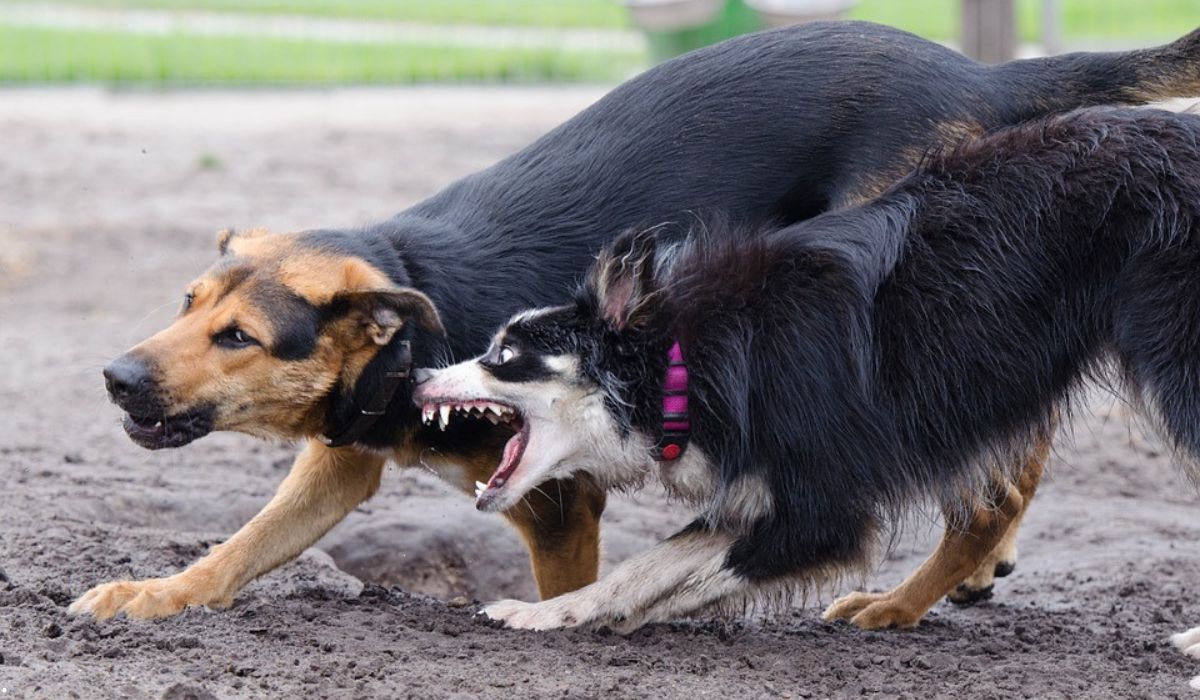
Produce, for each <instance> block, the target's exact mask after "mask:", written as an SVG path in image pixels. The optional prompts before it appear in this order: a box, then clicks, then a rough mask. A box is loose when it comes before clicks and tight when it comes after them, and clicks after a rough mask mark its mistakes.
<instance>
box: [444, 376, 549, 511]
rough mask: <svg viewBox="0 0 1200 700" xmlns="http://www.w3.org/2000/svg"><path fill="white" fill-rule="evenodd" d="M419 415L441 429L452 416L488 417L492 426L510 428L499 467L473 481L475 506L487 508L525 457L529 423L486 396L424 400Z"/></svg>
mask: <svg viewBox="0 0 1200 700" xmlns="http://www.w3.org/2000/svg"><path fill="white" fill-rule="evenodd" d="M421 418H422V420H423V421H424V422H425V424H426V425H436V426H437V427H439V428H441V429H442V430H445V429H446V426H447V425H449V424H450V421H451V420H452V419H471V420H487V421H490V422H491V423H492V424H493V425H503V426H507V427H509V428H511V429H512V431H513V435H512V437H510V438H509V439H508V442H506V443H505V444H504V455H503V456H502V457H501V458H500V466H498V467H496V471H494V472H492V476H491V478H489V479H488V482H487V483H486V484H485V483H483V482H480V481H477V482H475V506H476V507H477V508H479V509H480V510H489V509H490V506H491V505H492V502H493V501H494V500H495V499H496V495H497V494H498V493H499V492H500V491H501V490H502V489H503V488H504V486H505V485H506V484H508V482H509V480H510V479H511V478H512V475H513V473H514V472H516V471H517V467H518V466H520V464H521V458H522V457H524V456H525V448H526V447H527V446H528V445H529V422H528V421H526V420H525V417H524V416H523V415H521V411H520V410H518V409H517V408H515V407H513V406H509V405H508V404H504V403H500V402H498V401H492V400H489V399H472V400H465V401H459V400H450V399H447V400H443V401H431V402H427V403H425V404H424V406H422V408H421Z"/></svg>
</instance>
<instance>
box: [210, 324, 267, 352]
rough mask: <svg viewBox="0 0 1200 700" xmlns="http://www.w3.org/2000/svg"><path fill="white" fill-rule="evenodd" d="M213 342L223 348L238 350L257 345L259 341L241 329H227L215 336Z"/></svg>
mask: <svg viewBox="0 0 1200 700" xmlns="http://www.w3.org/2000/svg"><path fill="white" fill-rule="evenodd" d="M213 342H214V343H216V344H217V345H220V346H221V347H223V348H230V349H234V350H236V349H238V348H245V347H249V346H251V345H257V344H258V341H257V340H255V339H254V338H253V337H251V336H250V334H249V333H247V332H246V331H244V330H242V329H241V328H237V327H233V328H226V329H225V330H223V331H221V332H220V333H218V334H216V335H214V336H213Z"/></svg>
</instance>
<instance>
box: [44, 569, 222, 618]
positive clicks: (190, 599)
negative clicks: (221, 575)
mask: <svg viewBox="0 0 1200 700" xmlns="http://www.w3.org/2000/svg"><path fill="white" fill-rule="evenodd" d="M197 605H208V606H209V607H227V606H222V605H220V602H219V601H201V600H199V599H198V598H197V596H196V592H195V590H194V589H193V588H191V587H190V586H187V585H185V584H182V583H180V582H179V581H178V580H176V579H175V578H174V577H171V578H155V579H147V580H145V581H113V582H111V583H105V584H102V585H99V586H96V587H95V588H93V589H92V590H90V591H88V592H87V593H84V594H83V595H82V596H80V598H79V599H78V600H76V601H75V602H74V603H72V604H71V607H70V608H68V610H67V612H68V613H69V614H71V615H91V616H92V617H95V618H96V619H98V620H107V619H110V618H113V617H116V616H117V615H126V616H128V617H133V618H140V619H153V618H159V617H170V616H172V615H178V614H179V613H181V612H183V610H184V609H185V608H187V607H191V606H197Z"/></svg>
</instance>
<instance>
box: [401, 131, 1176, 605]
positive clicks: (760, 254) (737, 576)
mask: <svg viewBox="0 0 1200 700" xmlns="http://www.w3.org/2000/svg"><path fill="white" fill-rule="evenodd" d="M717 228H718V225H713V226H710V227H709V228H708V229H707V230H705V231H703V232H699V233H696V234H694V235H693V237H692V238H691V239H690V240H689V241H687V242H686V243H685V244H684V245H683V246H682V247H680V248H677V249H668V250H667V251H665V252H662V253H657V252H656V240H655V237H654V235H653V234H652V233H646V232H640V233H634V234H627V235H625V236H623V237H622V238H620V239H619V240H618V241H617V243H616V244H614V246H613V247H612V248H611V249H610V250H608V251H607V252H606V253H605V254H604V255H602V256H601V259H600V260H599V261H598V263H597V265H596V269H595V270H594V272H593V275H592V276H591V278H590V282H589V284H588V285H586V286H585V288H584V289H583V291H582V292H581V294H580V296H579V298H578V299H577V301H576V303H575V304H573V305H570V306H566V307H559V308H555V309H549V310H545V311H542V312H540V313H527V314H523V315H521V316H518V317H517V318H516V319H515V320H513V321H512V322H511V323H510V324H509V325H508V326H507V327H506V328H505V329H503V330H502V331H501V332H500V334H499V335H498V336H497V341H496V342H497V343H498V344H503V345H504V346H505V347H508V348H509V349H510V354H512V355H513V356H515V357H516V358H517V360H514V362H517V363H518V364H519V366H520V368H521V369H520V372H519V373H517V374H514V372H518V367H517V366H514V367H513V369H506V367H505V366H504V364H497V363H496V362H495V360H494V359H486V358H485V359H484V360H481V361H480V364H478V368H473V367H472V366H471V365H470V363H466V364H464V365H460V366H459V367H457V368H450V369H448V370H445V371H443V372H442V373H439V374H438V375H435V377H434V378H433V379H432V380H431V382H430V383H429V385H422V387H421V392H422V393H424V394H425V395H427V396H438V395H443V396H445V395H447V393H448V391H447V390H446V389H443V388H440V387H454V388H455V390H457V391H463V390H464V387H467V386H468V384H469V382H468V380H467V379H465V378H467V377H475V378H477V379H476V380H474V381H476V382H477V383H478V384H480V385H482V386H485V387H487V389H488V390H490V391H491V393H490V394H486V395H490V396H494V397H496V398H497V399H498V400H502V401H506V402H509V403H510V404H511V405H513V406H516V407H517V408H518V409H520V408H521V406H522V405H523V403H522V401H523V400H524V399H522V398H521V397H522V396H523V394H522V393H521V389H520V385H521V383H522V381H536V386H537V387H538V388H539V391H541V392H545V391H547V390H549V391H558V389H556V388H555V387H556V386H569V387H573V388H571V389H564V390H563V392H564V393H563V396H564V397H567V396H576V397H582V398H578V399H576V401H577V402H578V404H579V406H580V407H581V410H582V409H583V408H584V407H585V404H586V405H588V406H590V405H591V403H590V402H593V401H594V399H590V398H588V397H589V396H591V395H590V394H589V393H588V391H589V390H588V389H587V387H593V388H594V389H595V390H596V391H597V392H599V393H600V394H602V395H603V401H602V405H603V412H604V413H605V414H607V415H608V416H609V418H610V419H609V420H600V419H597V418H596V417H595V415H594V414H595V407H594V406H592V407H591V408H590V409H587V410H591V411H592V412H593V413H591V414H588V415H589V416H591V417H590V418H588V419H587V420H583V419H580V418H579V416H576V417H575V419H574V420H571V419H569V418H568V419H565V420H564V421H563V422H562V423H561V424H559V425H555V426H553V427H552V428H551V429H552V430H553V431H554V432H555V436H556V437H555V439H556V440H558V441H560V442H562V441H569V440H574V444H575V446H576V448H577V449H578V450H581V451H585V452H586V451H588V450H592V451H593V452H596V453H595V454H591V455H589V456H588V457H587V458H582V457H580V455H578V454H577V455H575V456H574V457H572V459H571V460H567V463H566V464H565V465H564V464H559V465H553V468H550V469H548V471H547V473H548V474H552V475H554V476H558V477H561V476H563V475H564V474H565V470H568V469H570V468H571V467H570V466H569V465H570V464H571V463H575V462H581V463H585V464H587V465H588V467H587V468H588V469H589V471H590V472H591V474H592V476H593V477H595V478H597V479H598V480H600V481H601V482H602V483H608V484H610V485H613V486H619V485H621V483H629V481H630V479H631V475H637V474H644V473H646V472H647V471H648V470H650V469H652V468H654V462H653V461H652V460H651V458H650V456H649V455H650V452H649V450H648V449H647V448H648V445H650V444H652V443H653V441H654V438H655V435H656V434H657V430H658V426H659V424H660V422H661V420H662V418H661V407H660V406H661V403H660V402H661V394H662V378H663V376H664V373H665V369H666V358H667V349H668V347H669V346H670V345H671V344H672V343H673V342H675V341H678V342H679V343H680V344H681V346H682V348H683V353H684V356H685V358H686V359H687V363H688V368H689V373H690V375H691V377H692V380H691V386H690V399H691V422H692V432H693V435H692V445H693V448H692V449H694V450H695V451H696V452H697V453H698V456H697V457H695V459H697V460H703V461H704V463H705V464H706V466H707V468H708V470H709V471H710V472H711V473H712V475H714V477H715V479H714V481H715V486H714V487H713V488H711V489H709V491H708V492H707V493H706V494H704V495H703V496H702V497H699V498H696V499H695V500H697V502H698V505H700V507H701V515H700V517H699V518H698V519H697V520H696V521H695V522H694V523H693V524H692V525H691V526H689V528H687V529H686V530H684V531H683V532H682V533H680V534H679V535H676V536H675V537H674V538H672V539H671V540H668V541H666V542H665V543H663V544H662V545H659V547H658V548H656V550H655V551H652V552H651V553H650V554H648V555H646V557H645V560H644V561H641V560H638V561H634V562H631V563H630V565H629V566H628V567H626V566H623V567H621V568H619V569H618V570H617V571H616V572H614V574H613V575H612V576H610V577H609V578H608V579H607V580H605V581H601V582H600V583H598V584H595V586H592V587H589V588H585V589H583V590H581V591H578V592H576V593H572V594H568V595H567V596H563V597H561V598H559V599H555V600H551V601H546V602H544V603H540V604H534V605H526V604H519V603H514V602H503V603H498V604H495V605H493V606H492V607H490V608H489V609H488V612H489V614H491V615H492V616H493V617H496V618H498V619H502V620H505V621H507V622H508V623H509V624H512V625H514V626H529V627H535V628H544V627H553V626H560V625H571V624H584V623H597V622H603V623H610V624H619V625H622V626H626V627H628V626H636V625H637V624H641V623H643V622H646V621H650V620H653V619H658V618H659V617H660V616H661V615H667V614H679V613H681V612H686V611H689V610H690V609H694V608H695V607H699V606H701V605H707V604H712V603H719V602H721V601H727V600H731V599H736V598H737V597H738V596H740V595H744V594H747V593H748V592H752V591H754V590H756V589H758V590H763V589H766V588H769V587H770V586H772V585H776V584H781V583H782V584H786V583H789V582H793V583H795V582H802V581H804V580H805V579H809V578H812V577H814V576H820V575H823V574H824V573H825V572H828V571H829V570H831V569H836V568H838V567H843V566H846V565H851V564H855V563H858V562H860V561H861V560H862V558H863V556H864V555H865V554H866V552H868V551H869V549H870V548H869V546H868V545H869V544H870V543H871V541H872V540H873V536H874V535H875V534H876V533H877V532H878V531H879V529H880V527H881V526H882V525H883V524H884V523H886V521H887V520H888V519H889V517H890V516H892V515H894V514H896V513H897V512H899V511H900V510H902V509H903V508H904V507H906V506H907V505H909V504H911V503H912V501H913V500H914V499H919V498H923V497H928V496H933V497H935V498H939V499H942V500H954V499H957V498H961V496H962V494H963V493H964V492H965V491H970V490H973V489H976V488H979V487H981V486H983V485H986V484H988V483H990V482H991V481H992V477H993V476H994V474H995V473H996V470H997V469H1004V468H1006V467H1008V465H1010V464H1011V463H1012V461H1011V460H1010V459H1008V456H1009V455H1010V454H1012V453H1014V452H1018V453H1019V452H1024V451H1029V450H1032V449H1033V448H1034V447H1035V445H1036V444H1037V442H1038V441H1039V440H1040V439H1042V437H1043V434H1044V432H1045V430H1046V429H1047V427H1048V426H1049V425H1050V423H1051V420H1052V415H1053V414H1054V412H1055V411H1056V410H1060V409H1062V408H1063V407H1064V406H1065V405H1066V403H1067V402H1068V401H1069V400H1070V398H1071V397H1072V395H1073V393H1074V392H1075V390H1076V389H1078V388H1079V387H1080V386H1081V385H1082V384H1083V383H1084V382H1085V381H1086V380H1087V379H1088V378H1090V377H1096V376H1101V375H1103V374H1104V369H1105V367H1106V365H1107V364H1108V363H1111V364H1113V365H1115V367H1116V369H1117V373H1116V374H1117V378H1118V379H1119V380H1120V384H1121V385H1123V386H1124V387H1125V388H1126V389H1127V393H1128V395H1129V396H1130V398H1131V399H1133V401H1134V402H1135V403H1136V404H1137V405H1139V406H1141V407H1143V408H1144V409H1145V410H1146V411H1147V412H1148V413H1149V414H1150V415H1152V416H1153V417H1154V418H1155V420H1156V422H1157V423H1158V424H1159V425H1161V426H1162V427H1163V429H1164V431H1165V434H1166V436H1167V438H1168V439H1169V440H1170V442H1171V444H1172V445H1173V446H1174V447H1175V448H1177V450H1178V451H1179V452H1180V454H1181V455H1183V456H1185V457H1188V458H1193V457H1195V456H1197V455H1200V283H1198V282H1197V277H1196V271H1197V270H1200V117H1198V116H1193V115H1179V114H1172V113H1166V112H1158V111H1140V112H1138V111H1129V110H1085V111H1080V112H1077V113H1073V114H1070V115H1067V116H1061V117H1054V118H1050V119H1043V120H1038V121H1034V122H1031V123H1028V124H1024V125H1020V126H1016V127H1012V128H1007V129H1004V130H1001V131H999V132H997V133H995V134H992V135H988V136H986V137H982V138H980V139H977V140H973V141H970V142H967V143H964V144H963V145H961V146H960V147H958V148H955V149H953V150H952V151H950V152H948V153H946V154H944V155H941V156H936V157H932V158H931V159H930V160H929V161H928V162H927V163H925V164H924V165H923V166H922V167H921V168H919V169H918V170H917V171H916V172H915V173H913V174H911V175H910V176H908V177H906V178H905V179H904V180H903V181H901V182H900V183H899V184H897V185H896V186H895V187H894V188H893V189H891V190H890V191H889V192H887V193H886V194H885V195H884V196H882V197H880V198H879V199H877V200H874V201H872V202H869V203H867V204H864V205H861V206H858V207H853V208H849V209H845V210H841V211H837V212H832V213H828V214H824V215H822V216H819V217H816V218H814V219H811V220H809V221H806V222H802V223H799V224H795V225H792V226H788V227H784V228H781V229H777V230H771V231H766V232H762V233H759V234H755V235H749V236H732V235H729V234H728V232H727V231H719V230H716V229H717ZM555 356H557V357H558V358H560V359H558V360H551V359H550V358H551V357H555ZM538 362H541V365H538V364H537V363H538ZM535 367H540V369H538V370H537V371H533V369H532V368H535ZM570 367H574V368H575V369H574V370H569V369H555V368H570ZM519 376H527V377H530V378H531V379H529V380H522V379H517V378H514V377H519ZM580 383H582V384H583V386H584V388H582V389H581V388H579V386H580ZM530 386H533V385H530ZM548 387H549V389H548ZM571 392H574V393H571ZM555 400H556V399H555ZM559 410H561V411H563V412H569V411H568V409H566V408H560V409H559ZM546 428H547V426H545V425H541V424H540V423H538V422H536V421H535V422H534V423H533V426H532V429H533V431H534V434H535V435H536V432H537V431H538V430H545V429H546ZM570 431H575V433H576V434H575V435H573V436H571V437H565V436H564V435H563V434H564V433H567V432H570ZM589 431H590V432H589ZM609 433H611V434H609ZM603 450H607V452H604V453H601V451H603ZM536 459H537V457H536V456H534V460H533V462H534V464H536ZM606 464H608V465H611V467H610V468H609V471H608V472H606V471H605V468H604V466H603V465H606ZM521 468H522V469H525V468H526V466H525V463H523V465H522V467H521ZM529 468H530V469H535V468H536V467H534V466H530V467H529ZM683 468H684V467H683V466H681V465H674V464H664V465H663V466H662V467H661V471H662V473H663V478H664V482H666V483H667V485H668V487H670V484H671V479H670V473H671V471H672V470H675V469H683ZM536 476H537V475H534V478H535V479H536ZM526 478H529V477H528V475H526ZM747 483H753V484H760V485H762V487H763V488H765V491H766V492H767V493H768V494H769V504H768V505H767V506H766V507H761V506H760V507H758V508H756V509H754V512H753V513H751V514H750V517H744V516H745V514H744V513H739V512H738V509H739V508H740V507H741V506H739V505H738V504H739V501H737V500H736V499H730V498H728V494H729V493H731V492H733V491H735V490H737V489H742V488H744V485H745V484H747ZM702 543H709V544H708V545H704V544H702ZM697 552H702V554H699V555H697V554H696V553H697ZM676 555H678V556H676ZM697 557H698V558H697ZM688 562H691V563H688ZM714 562H716V564H714ZM673 563H674V564H678V565H679V566H677V567H674V566H673ZM717 564H719V566H718V565H717ZM714 566H716V568H713V567H714ZM646 567H650V568H648V569H647V568H646ZM693 567H696V568H693ZM655 571H658V572H661V574H660V575H661V577H663V578H664V579H666V578H671V581H673V582H674V583H671V582H668V581H665V580H664V581H662V582H660V583H662V585H661V586H659V587H661V588H663V590H662V591H659V592H657V593H655V594H653V595H650V594H647V595H646V596H643V597H640V598H639V596H637V595H634V593H633V592H634V591H640V590H647V589H649V588H651V587H652V584H654V582H653V581H645V582H643V581H642V580H641V579H640V578H639V577H641V578H644V577H646V576H649V577H651V578H653V577H654V576H655V574H654V572H655ZM654 585H658V584H654ZM672 586H680V587H681V588H677V589H676V588H672ZM618 592H624V594H625V595H620V594H618ZM685 601H686V602H685Z"/></svg>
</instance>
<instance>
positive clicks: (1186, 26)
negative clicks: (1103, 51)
mask: <svg viewBox="0 0 1200 700" xmlns="http://www.w3.org/2000/svg"><path fill="white" fill-rule="evenodd" d="M961 6H962V3H961V2H959V0H861V2H860V3H859V5H858V6H857V7H856V8H855V9H854V11H853V12H852V14H851V16H852V17H854V18H855V19H867V20H871V21H872V22H880V23H883V24H890V25H892V26H896V27H900V28H902V29H907V30H908V31H910V32H913V33H915V34H920V35H921V36H924V37H927V38H930V39H937V40H940V41H946V40H951V39H956V38H957V37H958V33H959V26H958V25H959V16H960V11H961ZM1040 7H1041V2H1040V0H1017V28H1018V32H1019V35H1020V38H1021V41H1024V42H1036V41H1038V40H1039V38H1040V33H1041V14H1040ZM1061 26H1062V32H1063V39H1064V40H1065V41H1066V42H1067V43H1071V42H1081V41H1082V42H1086V41H1088V40H1097V41H1114V42H1124V43H1130V42H1135V43H1136V42H1145V41H1165V40H1167V39H1170V38H1173V37H1176V36H1181V35H1183V34H1185V33H1187V32H1188V31H1191V30H1192V29H1195V28H1196V27H1197V26H1200V0H1136V1H1135V0H1122V1H1121V2H1097V1H1096V0H1062V20H1061Z"/></svg>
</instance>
